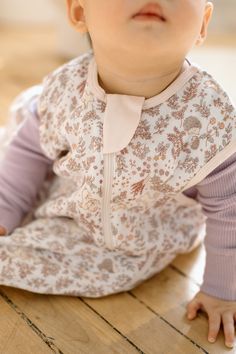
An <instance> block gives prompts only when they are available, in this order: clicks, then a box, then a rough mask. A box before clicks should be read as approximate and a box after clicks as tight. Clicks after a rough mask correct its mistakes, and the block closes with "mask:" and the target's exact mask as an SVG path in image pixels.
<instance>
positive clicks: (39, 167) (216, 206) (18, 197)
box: [0, 101, 236, 300]
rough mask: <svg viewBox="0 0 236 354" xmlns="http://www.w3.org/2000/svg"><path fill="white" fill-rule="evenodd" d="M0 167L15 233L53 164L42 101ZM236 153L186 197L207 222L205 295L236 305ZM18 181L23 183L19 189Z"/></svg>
mask: <svg viewBox="0 0 236 354" xmlns="http://www.w3.org/2000/svg"><path fill="white" fill-rule="evenodd" d="M24 113H25V115H26V117H25V119H24V121H23V123H22V124H21V126H20V127H19V129H18V130H17V134H16V135H15V137H14V138H13V139H12V140H11V143H10V144H9V146H8V149H7V151H6V156H5V158H4V159H3V160H2V161H1V162H0V213H1V214H0V225H1V226H4V227H5V228H6V229H7V231H8V233H11V232H12V231H13V230H14V229H15V228H16V227H17V226H19V225H20V223H21V221H22V219H23V217H24V216H25V215H26V214H27V213H28V212H29V211H30V209H31V208H32V206H33V205H34V203H35V200H36V196H37V193H38V191H39V189H40V187H42V185H43V182H44V180H45V178H46V175H47V173H48V171H49V169H51V167H52V164H53V161H52V160H50V159H48V158H47V157H46V156H45V155H44V153H43V151H42V150H41V147H40V142H39V119H38V116H37V110H36V101H32V102H31V103H30V104H29V105H28V106H27V107H25V108H24ZM235 178H236V153H234V154H232V155H231V157H230V158H228V159H227V160H226V161H224V163H222V164H221V165H220V166H218V167H217V168H216V169H215V170H214V171H212V172H211V173H210V174H209V175H208V176H207V177H206V178H205V179H204V180H203V181H201V182H200V183H198V184H197V185H195V186H193V187H191V188H189V189H187V190H186V191H184V194H185V195H186V196H188V197H191V198H195V199H196V200H197V201H199V202H200V203H201V205H202V210H203V213H204V214H205V215H206V216H207V220H206V234H207V235H206V238H205V241H204V243H205V247H206V265H205V272H204V279H203V283H202V285H201V288H200V289H201V290H202V291H204V292H206V293H208V294H209V295H213V296H216V297H219V298H222V299H225V300H236V183H235ZM16 179H17V183H16Z"/></svg>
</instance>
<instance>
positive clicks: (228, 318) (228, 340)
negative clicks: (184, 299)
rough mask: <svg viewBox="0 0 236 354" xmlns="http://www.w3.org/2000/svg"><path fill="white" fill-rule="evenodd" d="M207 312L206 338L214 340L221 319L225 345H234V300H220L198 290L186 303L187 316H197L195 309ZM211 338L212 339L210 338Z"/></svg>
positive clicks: (235, 314)
mask: <svg viewBox="0 0 236 354" xmlns="http://www.w3.org/2000/svg"><path fill="white" fill-rule="evenodd" d="M199 309H201V310H203V311H204V312H206V313H207V314H208V320H209V333H208V340H209V342H211V343H213V342H215V340H216V337H217V334H218V331H219V329H220V324H221V320H222V324H223V328H224V336H225V345H226V346H227V347H229V348H232V347H233V346H234V321H236V301H227V300H221V299H219V298H216V297H213V296H210V295H207V294H205V293H203V292H202V291H199V292H198V293H197V294H196V295H195V296H194V298H193V299H192V300H191V301H190V302H189V303H188V305H187V317H188V319H189V320H190V319H191V320H192V319H194V318H195V317H196V316H197V310H199ZM210 338H213V340H210Z"/></svg>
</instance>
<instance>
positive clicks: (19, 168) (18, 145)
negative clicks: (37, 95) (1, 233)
mask: <svg viewBox="0 0 236 354" xmlns="http://www.w3.org/2000/svg"><path fill="white" fill-rule="evenodd" d="M22 112H24V113H23V114H24V117H23V119H24V120H23V122H22V123H21V124H20V126H19V127H18V130H17V131H16V134H15V136H14V137H13V138H12V139H11V142H10V143H9V145H8V146H7V148H6V154H5V156H4V158H3V159H2V160H1V162H0V225H1V226H3V227H5V228H6V229H7V232H8V233H11V232H12V231H13V230H14V229H15V228H16V227H18V226H19V225H20V223H21V221H22V219H23V217H24V216H25V215H26V214H27V213H28V212H29V211H30V209H31V208H32V206H33V205H34V203H35V200H36V196H37V193H38V191H39V189H40V188H41V187H42V185H43V182H44V180H45V178H46V175H47V173H48V172H49V169H51V166H52V163H53V161H52V160H50V159H49V158H47V157H46V156H45V155H44V154H43V152H42V150H41V147H40V143H39V119H38V117H37V113H36V104H34V102H32V101H31V102H30V105H29V106H28V107H27V106H26V107H24V110H22Z"/></svg>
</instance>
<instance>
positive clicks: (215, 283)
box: [184, 153, 236, 301]
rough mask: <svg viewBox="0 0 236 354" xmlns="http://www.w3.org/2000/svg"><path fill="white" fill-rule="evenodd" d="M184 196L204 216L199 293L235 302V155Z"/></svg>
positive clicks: (185, 192)
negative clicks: (193, 201)
mask: <svg viewBox="0 0 236 354" xmlns="http://www.w3.org/2000/svg"><path fill="white" fill-rule="evenodd" d="M184 194H185V195H186V196H188V197H191V198H195V199H196V200H198V201H199V202H200V203H201V205H202V211H203V213H204V214H205V215H206V216H207V220H206V236H205V239H204V245H205V250H206V264H205V270H204V278H203V283H202V284H201V287H200V290H202V291H203V292H205V293H206V294H208V295H212V296H216V297H218V298H221V299H224V300H232V301H236V153H234V154H233V155H231V156H230V157H229V158H228V159H227V160H226V161H224V163H222V164H221V165H220V166H218V167H217V168H216V169H215V170H214V171H212V172H211V173H210V174H209V175H208V176H207V177H206V178H205V179H204V180H203V181H201V182H200V183H199V184H197V185H195V186H193V187H191V188H189V189H187V190H185V191H184Z"/></svg>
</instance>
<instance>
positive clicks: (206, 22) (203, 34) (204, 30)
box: [196, 1, 214, 45]
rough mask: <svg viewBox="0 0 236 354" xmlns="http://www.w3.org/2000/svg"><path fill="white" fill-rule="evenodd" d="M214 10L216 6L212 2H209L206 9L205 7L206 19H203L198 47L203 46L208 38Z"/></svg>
mask: <svg viewBox="0 0 236 354" xmlns="http://www.w3.org/2000/svg"><path fill="white" fill-rule="evenodd" d="M213 10H214V6H213V4H212V2H210V1H207V3H206V7H205V12H204V17H203V22H202V28H201V32H200V34H199V38H198V39H197V41H196V45H201V44H202V43H203V42H204V41H205V39H206V37H207V30H208V26H209V23H210V21H211V17H212V13H213Z"/></svg>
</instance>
